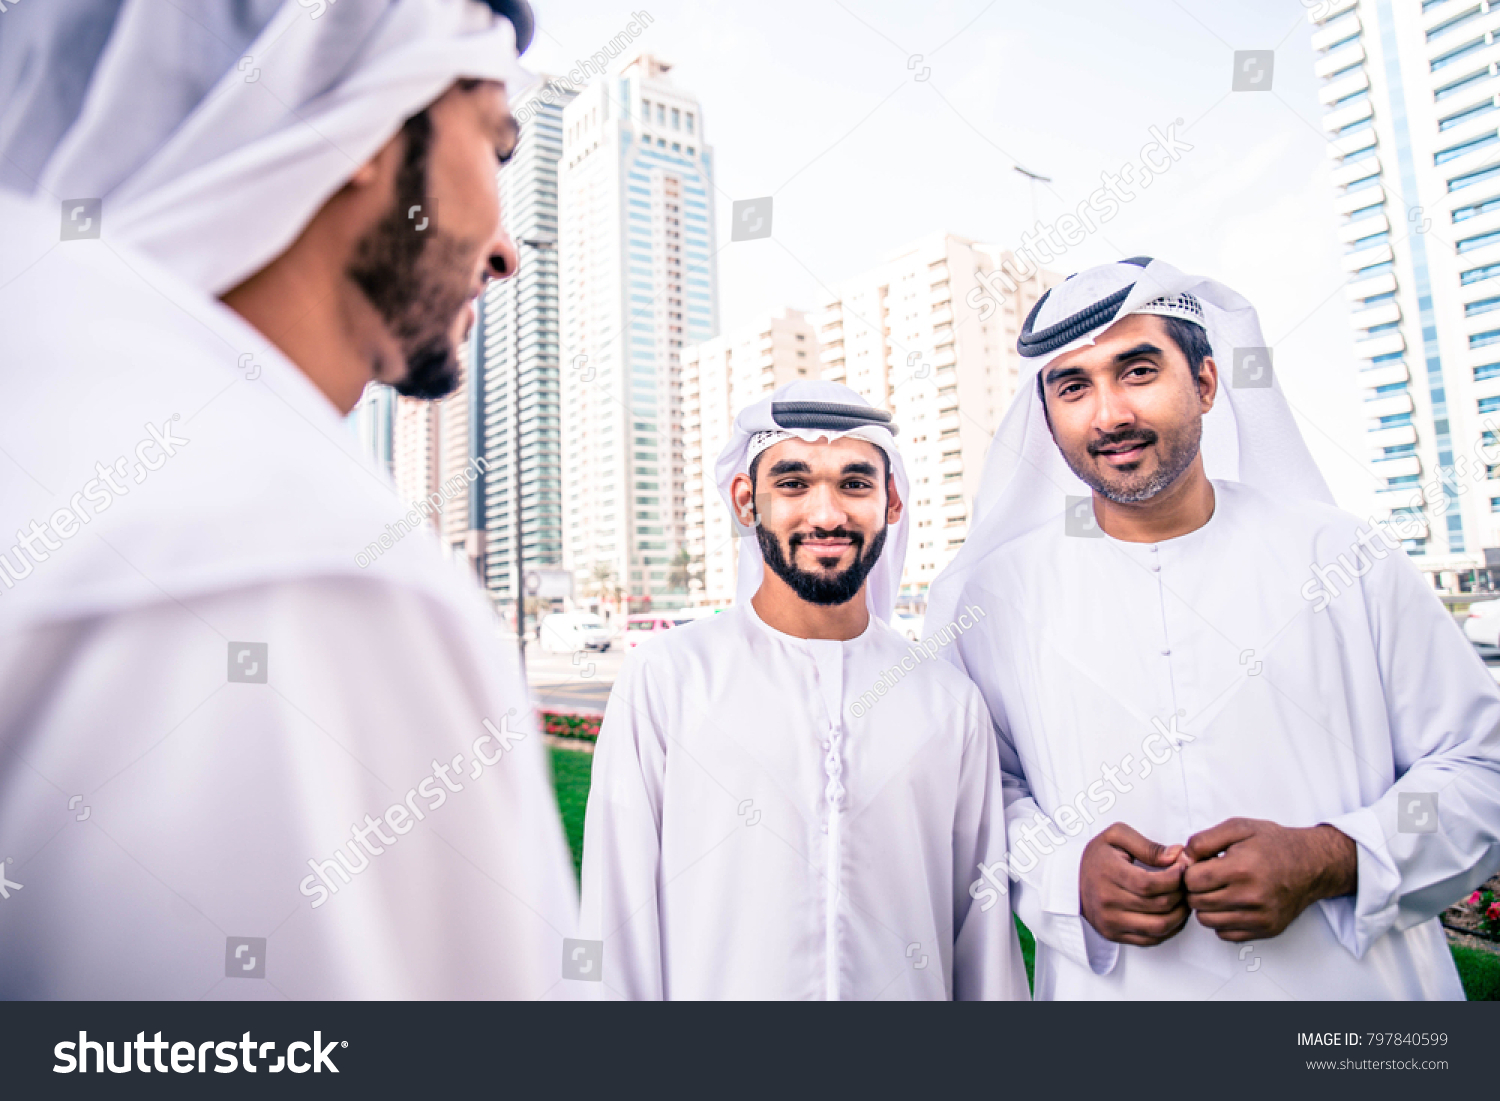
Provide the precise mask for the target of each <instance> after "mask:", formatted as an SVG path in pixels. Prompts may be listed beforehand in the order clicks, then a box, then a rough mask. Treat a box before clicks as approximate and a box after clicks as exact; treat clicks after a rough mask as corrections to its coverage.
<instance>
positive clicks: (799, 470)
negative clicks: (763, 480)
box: [770, 459, 812, 478]
mask: <svg viewBox="0 0 1500 1101" xmlns="http://www.w3.org/2000/svg"><path fill="white" fill-rule="evenodd" d="M811 473H812V467H810V466H808V465H807V464H806V463H805V462H803V461H802V460H801V459H782V460H781V461H780V462H775V463H772V464H771V470H770V475H771V477H773V478H775V477H776V476H777V475H780V474H811Z"/></svg>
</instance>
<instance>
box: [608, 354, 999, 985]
mask: <svg viewBox="0 0 1500 1101" xmlns="http://www.w3.org/2000/svg"><path fill="white" fill-rule="evenodd" d="M890 419H891V418H890V414H889V413H887V412H885V411H883V410H877V409H874V408H872V407H871V406H870V405H869V404H868V403H867V402H865V401H864V400H863V399H862V398H861V397H859V395H858V394H856V393H855V392H854V391H853V390H851V389H849V388H848V387H846V386H842V385H840V384H838V383H833V382H811V381H807V382H793V383H790V384H788V385H787V386H783V387H781V388H780V389H778V390H777V391H776V392H775V393H774V394H772V395H771V396H770V397H769V398H767V399H765V400H763V401H761V402H758V403H757V404H755V405H752V406H750V407H749V408H747V409H745V410H744V411H743V412H741V413H740V415H739V416H738V418H736V420H735V425H734V432H733V435H732V436H731V438H730V441H729V444H728V446H727V447H725V449H724V452H723V454H722V455H720V456H719V460H718V466H717V471H716V473H717V475H718V480H719V486H720V489H721V491H722V492H723V494H724V499H725V501H726V503H727V504H728V505H729V507H730V510H731V511H732V512H733V514H734V517H735V520H736V529H737V531H738V532H739V533H740V534H741V535H742V536H743V538H742V541H741V550H740V557H739V577H738V585H737V597H736V600H735V604H734V606H733V607H732V608H730V609H729V610H728V611H726V612H723V613H721V614H719V615H716V616H712V617H710V618H707V619H703V620H698V621H696V622H694V623H691V624H689V625H687V626H685V627H679V628H676V629H674V630H672V631H670V632H668V633H667V634H665V635H663V636H662V637H661V638H660V639H656V640H653V641H651V642H649V643H647V644H645V645H643V646H641V647H639V648H638V649H637V650H636V651H635V652H634V653H632V654H631V655H630V657H628V658H627V659H626V662H625V665H624V667H623V668H622V669H621V671H620V677H619V680H618V681H617V682H616V683H615V686H614V689H613V691H612V692H611V693H610V697H609V705H608V707H607V709H606V711H605V714H604V725H603V728H602V729H601V731H600V737H599V746H598V750H597V752H596V753H595V755H594V779H593V788H592V790H591V791H590V792H589V805H588V812H587V815H586V818H585V826H584V849H583V851H584V862H583V914H582V918H581V920H580V927H581V929H582V934H581V935H582V936H583V937H586V938H593V939H595V940H598V941H602V942H603V945H602V962H603V972H602V976H603V982H602V984H601V986H602V993H603V996H605V997H618V998H678V999H681V998H783V999H793V998H796V999H835V998H846V999H856V998H857V999H873V998H903V999H904V998H929V999H942V998H969V999H973V998H1023V999H1024V998H1025V997H1027V990H1026V973H1025V970H1024V966H1023V964H1022V960H1021V954H1020V945H1019V943H1018V941H1017V939H1016V932H1015V928H1014V925H1013V924H1012V922H1011V918H1010V913H1009V911H1008V909H1007V908H1006V907H1004V906H992V907H988V908H982V907H981V906H980V905H979V904H978V903H976V902H974V901H973V900H972V899H971V898H970V896H969V893H968V884H969V882H970V880H971V879H972V878H973V876H974V869H975V867H976V866H977V865H978V864H980V863H985V864H992V863H995V862H997V861H998V862H1000V864H1001V866H1003V863H1004V854H1005V831H1004V815H1005V812H1004V806H1003V803H1002V790H1001V777H1000V771H999V759H998V755H997V752H996V748H995V739H994V738H993V737H992V736H991V734H990V724H989V716H988V714H987V713H986V711H985V707H984V701H983V699H981V698H980V695H979V692H978V690H977V689H976V688H975V687H974V686H973V685H972V684H970V683H969V682H968V680H966V679H965V678H964V677H963V676H962V675H961V674H959V673H958V672H957V670H955V669H954V668H953V667H952V666H950V665H946V664H944V663H943V662H940V661H937V660H935V656H936V652H937V648H936V645H935V644H932V645H929V646H928V647H927V648H925V649H918V648H917V647H915V646H912V645H911V644H910V643H908V642H907V641H906V640H905V639H903V638H902V637H901V636H900V635H899V634H898V633H897V632H896V631H894V630H893V629H892V628H891V627H889V626H888V625H887V621H888V620H889V619H890V616H891V610H892V608H893V607H894V604H895V599H896V594H897V592H898V590H899V587H900V584H901V567H902V564H903V563H904V561H905V559H906V537H907V522H906V520H905V519H904V514H903V510H904V505H905V499H906V492H907V479H906V470H905V468H904V466H903V465H902V462H901V456H900V453H899V452H897V450H896V446H895V439H894V432H895V426H894V425H891V424H890ZM762 556H764V562H765V563H767V564H769V565H770V567H771V568H770V570H764V569H763V568H762V567H763V563H762ZM976 614H982V613H976ZM972 622H973V618H972V617H971V615H970V614H969V613H967V612H966V613H965V615H964V623H965V624H970V623H972ZM867 693H868V694H867ZM862 696H863V697H864V699H863V701H861V697H862Z"/></svg>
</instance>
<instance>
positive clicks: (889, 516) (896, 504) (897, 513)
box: [885, 474, 906, 524]
mask: <svg viewBox="0 0 1500 1101" xmlns="http://www.w3.org/2000/svg"><path fill="white" fill-rule="evenodd" d="M885 499H886V506H885V522H886V523H887V524H894V523H896V521H898V520H900V519H901V514H902V513H903V512H904V511H906V502H905V501H903V500H901V494H900V493H898V492H897V491H896V476H895V475H894V474H887V475H886V476H885Z"/></svg>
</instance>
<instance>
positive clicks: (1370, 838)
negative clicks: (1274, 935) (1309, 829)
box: [1318, 807, 1401, 959]
mask: <svg viewBox="0 0 1500 1101" xmlns="http://www.w3.org/2000/svg"><path fill="white" fill-rule="evenodd" d="M1325 825H1329V826H1332V827H1333V828H1334V829H1336V830H1338V831H1339V832H1340V833H1342V834H1344V836H1346V837H1348V838H1349V839H1350V840H1351V841H1353V842H1354V845H1355V849H1356V852H1357V854H1358V855H1357V859H1358V861H1359V865H1358V867H1359V872H1358V874H1359V885H1358V887H1357V888H1356V889H1355V893H1354V894H1352V895H1342V896H1340V897H1339V898H1324V899H1320V900H1319V901H1318V905H1319V906H1320V907H1321V908H1322V910H1323V916H1324V917H1325V918H1326V919H1327V920H1328V924H1329V926H1330V928H1332V929H1333V933H1334V936H1336V937H1338V938H1339V943H1340V944H1342V945H1343V946H1344V947H1345V948H1347V949H1348V950H1349V951H1350V953H1352V954H1353V956H1354V958H1355V959H1361V958H1363V956H1364V954H1365V951H1366V950H1367V949H1368V948H1369V947H1370V945H1371V944H1372V943H1374V942H1375V941H1376V940H1377V939H1379V938H1380V937H1381V936H1383V935H1384V934H1385V933H1386V932H1387V931H1388V930H1389V929H1390V928H1391V927H1392V926H1393V925H1394V924H1395V922H1396V916H1397V914H1396V910H1397V906H1396V902H1397V895H1398V893H1399V892H1400V890H1401V873H1400V871H1399V870H1398V869H1397V868H1396V865H1395V863H1394V862H1393V861H1392V859H1391V855H1390V851H1389V849H1387V847H1386V843H1385V831H1384V830H1383V829H1381V826H1380V819H1379V817H1378V816H1377V815H1376V813H1375V810H1374V808H1372V807H1363V808H1361V809H1360V810H1356V811H1351V812H1350V813H1349V814H1345V815H1342V816H1340V817H1338V818H1332V819H1330V820H1329V821H1328V822H1326V823H1325Z"/></svg>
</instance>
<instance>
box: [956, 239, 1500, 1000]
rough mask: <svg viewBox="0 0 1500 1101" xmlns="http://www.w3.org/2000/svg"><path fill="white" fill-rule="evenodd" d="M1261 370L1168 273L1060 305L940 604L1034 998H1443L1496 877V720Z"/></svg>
mask: <svg viewBox="0 0 1500 1101" xmlns="http://www.w3.org/2000/svg"><path fill="white" fill-rule="evenodd" d="M1264 345H1265V338H1264V337H1263V336H1262V335H1261V332H1260V324H1259V322H1258V320H1257V318H1256V315H1255V311H1254V309H1253V308H1252V307H1251V306H1250V304H1249V303H1248V302H1246V301H1245V300H1244V299H1243V298H1241V297H1240V296H1238V295H1237V294H1235V293H1234V292H1232V291H1230V290H1228V289H1227V288H1225V287H1223V286H1221V285H1220V284H1218V283H1215V282H1213V281H1211V280H1207V279H1199V278H1196V277H1192V276H1187V275H1184V274H1183V273H1181V272H1179V271H1178V270H1176V269H1175V268H1173V267H1171V266H1170V265H1168V264H1165V263H1163V262H1161V261H1160V260H1150V259H1148V258H1145V257H1139V258H1135V259H1131V260H1125V261H1121V262H1119V263H1114V264H1105V265H1103V266H1101V267H1097V268H1092V269H1090V270H1088V271H1084V272H1081V273H1079V274H1078V275H1075V276H1073V277H1071V278H1070V279H1068V280H1066V281H1065V282H1063V283H1062V284H1060V285H1058V286H1057V287H1055V288H1053V289H1052V290H1051V291H1050V292H1049V293H1048V294H1046V295H1044V296H1043V297H1042V299H1041V301H1039V302H1038V303H1037V305H1036V308H1035V309H1034V310H1033V311H1032V313H1031V316H1030V317H1028V318H1027V320H1026V324H1025V326H1024V327H1023V330H1022V333H1021V336H1020V339H1019V341H1018V348H1019V351H1020V353H1021V355H1022V356H1023V357H1024V359H1023V362H1025V363H1026V364H1027V365H1028V366H1029V367H1030V368H1031V373H1029V374H1028V375H1027V377H1026V378H1025V381H1024V385H1023V387H1022V392H1021V394H1020V395H1019V396H1018V398H1017V400H1016V403H1015V406H1014V407H1013V408H1012V409H1011V411H1010V412H1009V414H1007V416H1006V419H1005V421H1004V422H1003V423H1002V425H1001V427H1000V430H999V432H998V433H997V434H996V438H995V440H994V442H993V444H992V445H991V449H990V457H989V460H988V469H987V470H986V472H985V480H984V484H983V487H982V490H981V496H980V499H979V501H978V502H977V503H978V510H977V512H978V518H977V522H976V525H975V527H974V530H973V532H972V533H971V534H970V536H969V539H968V541H967V543H966V544H965V545H964V547H963V550H962V551H961V552H960V553H959V555H958V556H957V558H956V559H955V560H954V561H953V563H952V564H951V565H950V566H949V568H948V569H947V570H946V571H945V572H944V573H943V575H942V576H941V577H939V578H938V580H937V581H936V582H935V584H934V586H933V593H932V599H931V603H930V605H929V612H928V615H929V617H932V616H936V617H937V618H938V620H939V621H941V619H942V618H943V616H945V615H946V614H948V613H949V612H951V610H952V609H953V608H954V607H956V606H958V605H960V604H963V603H968V602H973V603H976V604H983V605H984V606H985V607H986V608H987V609H988V611H989V615H987V616H986V617H985V618H984V619H983V620H981V621H980V623H979V625H978V627H977V628H976V629H975V630H973V631H969V632H966V633H965V634H964V635H962V636H961V637H960V638H959V640H958V644H957V646H956V647H953V648H950V650H951V651H952V652H953V655H954V658H955V660H957V661H958V662H959V664H960V665H961V666H962V667H963V668H965V669H966V670H967V671H968V672H969V675H970V676H972V677H973V678H974V679H975V681H976V682H977V683H978V684H979V686H980V688H981V690H982V691H983V692H984V696H985V699H986V701H987V702H988V704H989V707H990V713H991V714H992V715H993V717H994V723H995V730H996V732H997V734H998V736H999V740H1000V753H1001V759H1002V762H1003V767H1004V770H1005V774H1006V788H1007V793H1006V803H1007V806H1006V813H1007V816H1008V821H1009V826H1010V836H1011V854H1010V858H1011V876H1012V877H1013V879H1014V881H1015V882H1014V889H1013V890H1012V892H1011V895H1012V901H1013V903H1014V906H1015V910H1016V912H1017V914H1018V915H1019V916H1020V918H1021V919H1022V920H1023V921H1024V922H1025V923H1026V924H1027V926H1028V927H1029V928H1030V929H1031V930H1032V932H1033V933H1034V934H1035V935H1036V938H1037V942H1038V945H1037V960H1036V964H1037V970H1036V996H1037V997H1038V998H1053V999H1061V998H1182V999H1208V998H1299V999H1323V998H1372V999H1378V998H1461V997H1462V996H1463V991H1462V988H1461V987H1460V984H1459V980H1458V975H1457V972H1456V970H1455V968H1454V966H1453V961H1452V959H1451V957H1450V955H1449V952H1448V947H1447V944H1446V942H1445V940H1444V936H1443V930H1442V928H1441V926H1440V925H1439V923H1438V921H1437V920H1436V915H1437V913H1438V912H1439V911H1441V910H1442V909H1444V908H1445V907H1447V906H1449V905H1451V904H1452V903H1454V902H1455V901H1457V900H1459V899H1460V898H1461V897H1463V896H1464V895H1465V894H1466V893H1467V892H1469V891H1470V890H1472V888H1473V887H1474V886H1475V885H1476V884H1478V883H1480V882H1482V881H1483V880H1484V879H1485V878H1486V877H1487V876H1488V875H1490V874H1492V873H1493V872H1494V871H1495V870H1496V868H1497V866H1500V847H1497V845H1496V840H1497V836H1500V737H1497V733H1496V725H1497V722H1500V690H1497V688H1496V685H1495V683H1494V682H1493V680H1492V679H1491V678H1490V676H1489V674H1488V672H1486V670H1485V668H1484V666H1483V664H1482V663H1481V662H1480V661H1479V659H1478V658H1477V657H1476V656H1475V654H1474V652H1473V649H1472V648H1471V647H1470V645H1469V644H1468V642H1467V641H1466V640H1465V639H1464V637H1463V635H1462V634H1461V633H1460V632H1459V630H1458V628H1457V627H1456V626H1455V625H1454V623H1453V619H1452V617H1451V616H1450V615H1449V614H1448V613H1447V612H1446V611H1445V610H1444V609H1443V607H1442V605H1441V604H1440V603H1439V601H1438V600H1437V598H1436V597H1435V596H1434V594H1433V592H1432V590H1431V586H1430V585H1428V584H1427V582H1426V581H1424V580H1423V578H1422V576H1421V574H1420V573H1419V572H1418V571H1417V569H1416V568H1415V566H1413V564H1412V563H1411V562H1409V561H1408V560H1407V558H1406V555H1405V554H1404V553H1403V552H1402V551H1401V549H1400V542H1399V539H1398V538H1396V537H1394V536H1391V535H1387V534H1386V533H1384V532H1375V531H1369V530H1365V529H1363V528H1361V526H1360V524H1359V522H1358V521H1356V520H1355V519H1354V517H1352V516H1349V515H1347V514H1346V513H1343V512H1340V511H1338V510H1337V509H1336V508H1334V507H1333V506H1332V504H1331V498H1330V495H1329V493H1328V490H1327V488H1326V486H1325V485H1324V483H1323V479H1322V477H1321V476H1320V475H1319V473H1318V471H1317V468H1316V467H1315V466H1314V465H1313V462H1312V458H1311V456H1310V455H1309V453H1308V451H1307V448H1306V446H1305V445H1304V444H1303V442H1302V439H1301V437H1300V435H1299V434H1298V431H1297V428H1296V425H1295V424H1294V422H1293V420H1292V414H1291V411H1290V409H1289V407H1288V406H1287V403H1286V401H1285V399H1284V398H1283V397H1282V395H1281V392H1280V390H1279V389H1278V388H1277V386H1276V385H1275V384H1274V379H1273V378H1272V376H1271V373H1270V370H1269V359H1268V351H1267V349H1266V348H1265V347H1264ZM1231 365H1233V374H1232V375H1231V377H1230V378H1229V379H1228V381H1229V383H1230V385H1228V386H1226V385H1224V382H1225V379H1224V377H1223V376H1222V375H1221V373H1220V372H1221V371H1224V372H1228V371H1230V369H1231ZM1200 444H1201V446H1200ZM1085 486H1086V487H1087V489H1085ZM1069 494H1079V496H1077V497H1073V498H1072V499H1069V498H1068V495H1069ZM1340 558H1343V559H1344V560H1345V561H1348V562H1350V563H1352V564H1353V569H1352V571H1350V572H1348V573H1344V572H1342V571H1340V572H1339V573H1332V572H1329V571H1327V570H1325V567H1327V566H1329V565H1330V564H1332V565H1335V566H1337V564H1338V560H1339V559H1340ZM1340 576H1342V578H1343V580H1342V582H1341V581H1340V580H1339V577H1340ZM1324 577H1327V578H1328V579H1329V580H1330V581H1331V583H1332V587H1333V590H1336V591H1328V592H1327V593H1326V594H1324V593H1323V591H1322V589H1321V587H1320V586H1321V582H1320V581H1319V579H1320V578H1324ZM929 621H931V620H929ZM997 878H999V879H1000V880H1001V881H1002V883H1003V878H1004V877H1003V875H1001V876H999V877H997ZM980 884H981V885H983V889H985V890H989V889H992V888H991V886H990V885H988V884H984V880H983V879H981V880H980Z"/></svg>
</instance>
